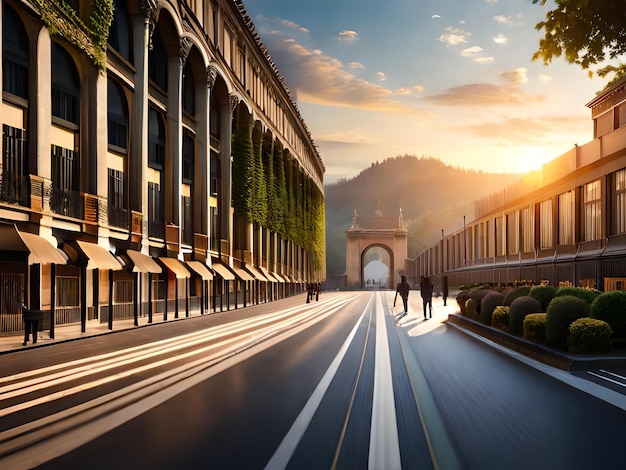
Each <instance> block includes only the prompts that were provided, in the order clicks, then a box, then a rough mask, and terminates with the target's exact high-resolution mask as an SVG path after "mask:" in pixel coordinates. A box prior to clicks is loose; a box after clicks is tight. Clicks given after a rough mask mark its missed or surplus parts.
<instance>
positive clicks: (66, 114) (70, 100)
mask: <svg viewBox="0 0 626 470" xmlns="http://www.w3.org/2000/svg"><path fill="white" fill-rule="evenodd" d="M79 97H80V80H79V79H78V72H77V71H76V66H75V65H74V61H73V60H72V58H71V57H70V55H69V54H68V53H67V52H66V51H65V49H63V48H62V47H61V46H59V45H58V44H57V43H52V116H54V117H57V118H60V119H62V120H64V121H66V122H69V123H72V124H78V118H79V111H78V103H79Z"/></svg>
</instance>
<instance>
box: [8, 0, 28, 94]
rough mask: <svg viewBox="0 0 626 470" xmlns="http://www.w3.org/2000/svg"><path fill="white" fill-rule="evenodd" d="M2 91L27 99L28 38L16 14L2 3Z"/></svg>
mask: <svg viewBox="0 0 626 470" xmlns="http://www.w3.org/2000/svg"><path fill="white" fill-rule="evenodd" d="M3 8H4V13H3V15H2V91H5V92H7V93H10V94H12V95H15V96H19V97H20V98H24V99H25V100H27V99H28V83H29V80H28V36H27V35H26V30H25V29H24V25H23V24H22V20H21V19H20V17H19V16H18V14H17V13H16V12H15V10H13V9H12V8H11V7H10V6H9V5H7V4H6V3H4V5H3Z"/></svg>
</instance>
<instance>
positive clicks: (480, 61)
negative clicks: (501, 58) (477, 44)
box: [474, 57, 496, 65]
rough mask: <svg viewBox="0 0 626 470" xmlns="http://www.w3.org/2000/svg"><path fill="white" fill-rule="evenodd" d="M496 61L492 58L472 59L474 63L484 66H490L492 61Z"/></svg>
mask: <svg viewBox="0 0 626 470" xmlns="http://www.w3.org/2000/svg"><path fill="white" fill-rule="evenodd" d="M495 60H496V59H494V58H493V57H476V58H475V59H474V62H476V63H477V64H480V65H484V64H490V63H492V62H493V61H495Z"/></svg>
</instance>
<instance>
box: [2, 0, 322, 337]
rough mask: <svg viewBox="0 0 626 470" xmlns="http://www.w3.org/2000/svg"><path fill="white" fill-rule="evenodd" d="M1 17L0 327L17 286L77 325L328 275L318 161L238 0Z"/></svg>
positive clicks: (229, 299) (15, 323) (183, 308)
mask: <svg viewBox="0 0 626 470" xmlns="http://www.w3.org/2000/svg"><path fill="white" fill-rule="evenodd" d="M0 16H1V17H2V25H1V30H0V32H1V34H0V37H1V40H2V43H1V45H2V61H1V65H0V78H1V82H2V102H1V104H0V124H1V125H2V162H1V164H2V167H1V169H0V255H1V259H0V286H1V287H0V288H1V289H2V290H1V291H0V332H7V331H15V330H17V329H21V316H20V315H19V305H20V302H21V301H25V302H26V303H27V304H29V306H30V307H31V308H37V309H43V310H45V311H49V312H50V315H46V316H45V318H46V319H45V320H44V326H45V328H50V329H51V332H52V333H53V331H54V325H55V324H59V323H69V322H81V325H82V328H83V331H84V329H85V328H86V327H87V324H88V321H89V320H92V319H93V320H99V321H108V322H109V324H110V325H112V322H113V320H114V319H115V318H123V317H134V318H135V322H137V318H138V317H141V316H145V315H147V316H149V319H150V321H152V320H153V315H154V316H155V318H156V319H158V318H167V315H168V314H169V315H175V316H178V315H179V314H180V315H183V314H184V315H189V312H190V311H194V312H197V311H200V312H202V313H204V312H207V311H211V310H213V311H215V310H223V309H230V308H237V307H239V306H246V305H249V304H254V303H258V302H262V301H269V300H273V299H277V298H281V297H284V296H287V295H290V294H293V293H296V292H300V291H301V290H302V285H303V283H305V282H307V281H311V282H313V281H322V280H323V279H324V277H325V252H324V250H325V247H324V209H323V207H324V199H323V176H324V165H323V162H322V160H321V157H320V155H319V154H318V152H317V149H316V147H315V145H314V143H313V140H312V138H311V135H310V133H309V131H308V129H307V127H306V125H305V123H304V121H303V119H302V117H301V115H300V113H299V111H298V108H297V105H296V103H295V101H294V100H293V98H292V96H291V95H290V93H289V90H288V89H287V87H286V85H285V83H284V80H283V79H282V77H281V75H280V73H279V71H278V70H277V68H276V66H275V64H274V63H273V62H272V60H271V58H270V55H269V53H268V52H267V50H266V49H265V47H264V46H263V44H262V43H261V41H260V39H259V36H258V34H257V32H256V30H255V27H254V25H253V23H252V21H251V19H250V18H249V16H248V14H247V12H246V9H245V6H244V4H243V3H242V2H241V1H240V0H215V1H206V2H199V1H193V0H190V1H166V0H137V1H123V0H95V1H91V0H90V1H87V0H67V1H65V2H61V1H56V0H55V1H49V0H31V1H20V0H2V1H1V3H0ZM182 312H184V313H182ZM159 316H162V317H159Z"/></svg>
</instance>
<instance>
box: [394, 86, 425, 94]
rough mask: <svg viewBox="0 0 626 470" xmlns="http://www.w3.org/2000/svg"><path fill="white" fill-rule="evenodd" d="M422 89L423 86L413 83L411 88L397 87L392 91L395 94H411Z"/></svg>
mask: <svg viewBox="0 0 626 470" xmlns="http://www.w3.org/2000/svg"><path fill="white" fill-rule="evenodd" d="M423 91H424V87H423V86H420V85H415V86H413V87H411V88H398V89H397V90H396V91H395V92H394V93H395V94H396V95H412V94H414V93H421V92H423Z"/></svg>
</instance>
